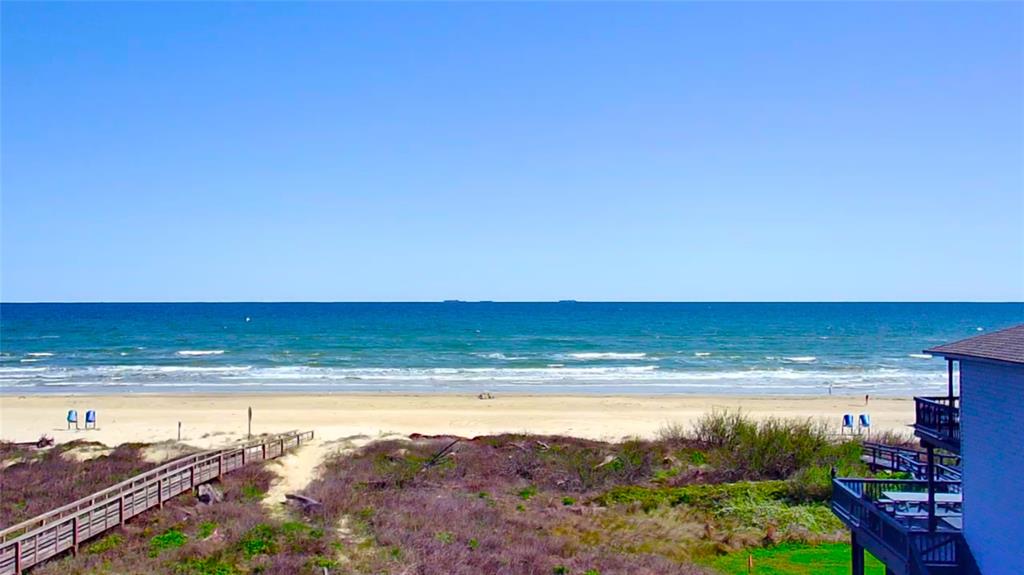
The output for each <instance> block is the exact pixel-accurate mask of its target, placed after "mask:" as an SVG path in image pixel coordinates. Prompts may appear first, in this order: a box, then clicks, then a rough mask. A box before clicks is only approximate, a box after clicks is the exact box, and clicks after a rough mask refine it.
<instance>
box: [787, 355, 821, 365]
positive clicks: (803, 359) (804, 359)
mask: <svg viewBox="0 0 1024 575" xmlns="http://www.w3.org/2000/svg"><path fill="white" fill-rule="evenodd" d="M782 359H783V360H785V361H791V362H793V363H814V362H816V361H818V358H816V357H814V356H813V355H796V356H792V357H784V358H782Z"/></svg>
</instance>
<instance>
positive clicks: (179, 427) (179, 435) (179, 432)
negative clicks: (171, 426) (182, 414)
mask: <svg viewBox="0 0 1024 575" xmlns="http://www.w3.org/2000/svg"><path fill="white" fill-rule="evenodd" d="M178 441H181V422H180V421H179V422H178Z"/></svg>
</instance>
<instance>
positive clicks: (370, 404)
mask: <svg viewBox="0 0 1024 575" xmlns="http://www.w3.org/2000/svg"><path fill="white" fill-rule="evenodd" d="M249 407H252V408H253V423H252V431H253V434H261V433H277V432H283V431H288V430H295V429H300V430H303V431H304V430H307V429H312V430H314V432H315V433H316V435H317V437H318V438H319V439H322V440H325V441H333V440H338V439H342V438H350V437H354V436H362V437H369V438H374V437H383V436H388V435H394V434H399V435H409V434H413V433H421V434H425V435H446V434H450V435H460V436H475V435H487V434H495V433H523V432H525V433H533V434H540V435H571V436H576V437H585V438H591V439H602V440H621V439H622V438H624V437H632V436H636V437H645V438H647V437H654V436H655V435H656V434H657V432H658V430H659V429H661V428H662V427H663V426H665V425H666V424H669V423H675V424H683V425H687V426H688V425H692V424H693V422H694V421H695V420H696V419H697V418H699V417H700V416H701V415H703V414H705V413H709V412H711V411H713V410H716V409H739V410H742V411H743V412H744V413H747V414H748V415H750V416H752V417H755V418H759V419H760V418H766V417H783V418H812V419H820V420H822V421H824V422H825V423H827V424H828V425H830V426H831V427H833V428H834V429H835V431H836V432H838V431H839V426H840V421H841V418H842V415H843V414H847V413H848V414H851V415H853V416H854V417H856V416H857V415H859V414H861V413H867V414H870V416H871V419H872V432H875V433H877V432H880V431H899V432H903V433H906V434H909V431H908V428H907V425H908V424H909V423H911V422H912V421H913V418H914V402H913V399H912V398H911V397H910V396H907V397H889V396H881V397H873V398H872V399H871V400H870V402H869V404H868V405H867V406H865V405H864V400H863V396H862V395H859V394H858V395H833V396H824V397H823V396H818V395H813V396H812V395H803V396H801V395H792V396H740V395H680V394H661V395H571V394H563V395H546V394H545V395H538V394H512V393H508V394H498V395H495V397H494V399H483V400H482V399H478V398H477V396H476V395H470V394H467V393H461V394H442V393H428V394H408V393H406V394H391V393H288V392H260V393H250V394H226V393H225V394H217V393H214V394H210V393H206V394H167V393H163V394H161V393H121V394H62V395H57V394H15V393H8V392H3V393H0V439H2V440H5V441H34V440H35V439H38V438H39V436H40V435H43V434H46V435H49V436H51V437H53V438H54V439H55V440H56V441H57V442H68V441H74V440H88V441H98V442H101V443H104V444H106V445H116V444H120V443H125V442H149V443H156V442H161V441H168V440H170V441H173V440H176V437H177V423H178V422H179V421H180V422H181V423H182V441H183V442H185V443H188V444H190V445H194V446H196V447H201V448H212V447H216V446H219V445H224V444H227V443H231V442H233V441H237V440H239V439H243V438H244V437H245V435H246V425H247V410H248V408H249ZM69 409H75V410H77V411H78V416H79V426H80V427H81V426H82V425H83V422H84V417H85V412H86V410H89V409H94V410H96V412H97V419H98V429H96V430H91V429H90V430H88V431H85V430H79V431H77V432H76V431H75V430H74V429H72V430H70V431H68V430H67V429H66V422H65V417H66V414H67V410H69Z"/></svg>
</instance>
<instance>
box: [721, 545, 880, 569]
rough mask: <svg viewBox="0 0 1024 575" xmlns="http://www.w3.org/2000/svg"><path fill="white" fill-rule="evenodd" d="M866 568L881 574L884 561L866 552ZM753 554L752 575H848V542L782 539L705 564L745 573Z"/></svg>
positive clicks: (723, 556)
mask: <svg viewBox="0 0 1024 575" xmlns="http://www.w3.org/2000/svg"><path fill="white" fill-rule="evenodd" d="M864 555H865V559H866V561H865V571H866V573H868V574H870V575H884V573H885V565H883V564H882V563H881V562H880V561H879V560H878V559H875V558H874V557H872V556H871V554H869V553H865V554H864ZM748 556H753V562H754V569H753V571H751V573H754V574H755V575H849V574H850V545H849V544H848V543H822V544H819V545H808V544H804V543H782V544H779V545H775V546H772V547H761V548H758V549H745V550H743V551H737V552H735V553H729V554H727V555H722V556H719V557H717V558H715V559H713V560H711V561H709V562H708V565H709V566H710V567H712V568H713V569H715V570H716V571H718V572H719V573H722V574H723V575H747V573H748V571H747V557H748Z"/></svg>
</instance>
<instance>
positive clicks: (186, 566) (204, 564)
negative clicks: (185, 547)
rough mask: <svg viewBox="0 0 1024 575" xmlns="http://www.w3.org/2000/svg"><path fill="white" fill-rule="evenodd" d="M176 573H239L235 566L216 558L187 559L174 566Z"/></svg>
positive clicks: (232, 574)
mask: <svg viewBox="0 0 1024 575" xmlns="http://www.w3.org/2000/svg"><path fill="white" fill-rule="evenodd" d="M174 572H175V573H176V574H180V575H237V574H238V573H239V571H238V570H237V569H236V568H235V566H234V565H232V564H230V563H227V562H225V561H224V560H223V559H218V558H216V557H202V558H200V557H191V558H189V559H185V560H184V561H180V562H179V563H177V564H176V565H175V566H174Z"/></svg>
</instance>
